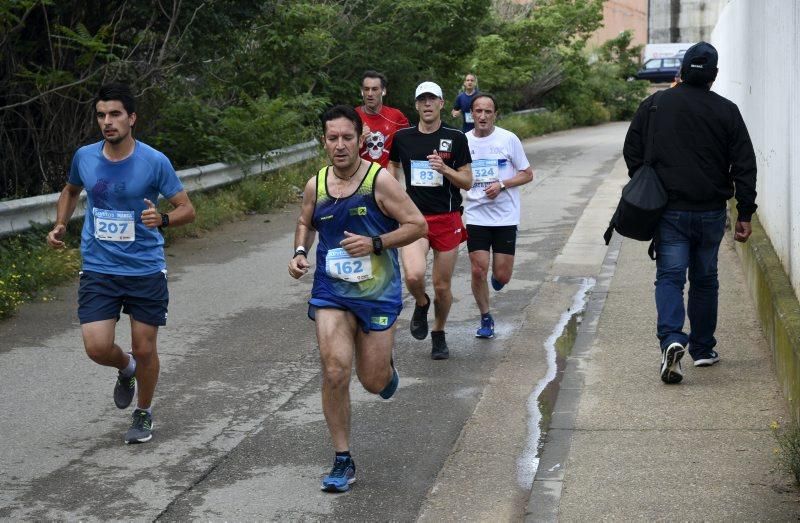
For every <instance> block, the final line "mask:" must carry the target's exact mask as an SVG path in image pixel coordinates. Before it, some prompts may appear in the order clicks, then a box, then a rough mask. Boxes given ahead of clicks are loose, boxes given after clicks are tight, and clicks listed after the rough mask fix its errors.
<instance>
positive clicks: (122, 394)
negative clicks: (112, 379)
mask: <svg viewBox="0 0 800 523" xmlns="http://www.w3.org/2000/svg"><path fill="white" fill-rule="evenodd" d="M135 392H136V377H135V376H131V377H130V378H126V377H125V376H123V375H122V372H121V371H120V372H119V373H118V374H117V383H115V384H114V405H116V406H117V408H118V409H127V408H128V407H129V406H130V404H131V402H132V401H133V395H134V393H135Z"/></svg>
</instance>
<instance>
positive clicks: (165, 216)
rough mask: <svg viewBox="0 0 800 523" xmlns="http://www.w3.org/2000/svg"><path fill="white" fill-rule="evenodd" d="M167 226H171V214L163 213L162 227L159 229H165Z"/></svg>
mask: <svg viewBox="0 0 800 523" xmlns="http://www.w3.org/2000/svg"><path fill="white" fill-rule="evenodd" d="M167 226H169V214H167V213H165V212H163V213H161V225H160V226H159V227H160V228H161V229H163V228H164V227H167Z"/></svg>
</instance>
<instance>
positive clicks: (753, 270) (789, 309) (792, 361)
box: [728, 200, 800, 422]
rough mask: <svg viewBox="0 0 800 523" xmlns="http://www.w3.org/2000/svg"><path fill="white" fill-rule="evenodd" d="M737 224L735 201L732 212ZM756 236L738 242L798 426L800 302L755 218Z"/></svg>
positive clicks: (757, 309) (764, 328) (799, 399)
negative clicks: (744, 241)
mask: <svg viewBox="0 0 800 523" xmlns="http://www.w3.org/2000/svg"><path fill="white" fill-rule="evenodd" d="M728 209H729V210H728V215H729V216H730V224H731V225H730V227H731V229H733V224H734V223H735V220H736V217H735V212H736V211H735V209H736V205H735V201H734V200H732V204H731V205H730V206H729V208H728ZM751 225H752V228H753V234H752V235H751V236H750V238H749V239H748V240H747V242H746V243H740V242H734V243H735V248H736V253H737V254H738V255H739V259H740V260H741V262H742V268H743V270H744V274H745V278H746V279H747V286H748V287H749V288H750V294H751V295H752V296H753V302H754V303H755V306H756V311H757V312H758V316H759V320H760V322H761V328H762V330H763V331H764V336H765V337H766V338H767V343H768V344H769V347H770V349H771V352H772V361H773V363H774V365H775V374H776V376H777V378H778V383H779V384H780V386H781V389H782V391H783V397H784V398H785V399H786V402H787V403H788V406H789V412H790V414H791V415H792V417H793V419H794V421H795V422H800V302H798V299H797V295H796V294H795V292H794V288H793V287H792V284H791V282H790V281H789V277H788V276H787V275H786V271H785V270H784V268H783V265H782V264H781V260H780V258H778V254H777V253H776V252H775V249H774V248H773V246H772V242H771V241H770V239H769V237H768V236H767V233H766V231H765V230H764V228H763V227H762V226H761V222H760V221H759V220H758V214H754V215H753V221H752V224H751Z"/></svg>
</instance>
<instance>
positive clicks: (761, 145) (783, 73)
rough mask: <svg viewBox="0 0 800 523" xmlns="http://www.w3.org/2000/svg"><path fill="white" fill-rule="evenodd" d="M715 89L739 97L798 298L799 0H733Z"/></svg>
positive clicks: (762, 204)
mask: <svg viewBox="0 0 800 523" xmlns="http://www.w3.org/2000/svg"><path fill="white" fill-rule="evenodd" d="M711 41H712V43H713V44H714V46H715V47H717V49H718V50H719V53H720V61H719V69H720V71H719V76H718V77H717V81H716V82H715V84H714V91H716V92H718V93H719V94H721V95H722V96H725V97H726V98H729V99H731V100H733V101H734V102H736V104H737V105H738V106H739V109H740V110H741V111H742V115H743V116H744V120H745V122H746V123H747V127H748V130H749V131H750V137H751V139H752V141H753V147H754V148H755V151H756V156H757V157H758V186H757V189H758V199H757V200H756V203H758V205H759V209H758V215H759V219H760V221H761V224H762V226H763V227H764V230H765V231H766V233H767V235H768V236H769V238H770V240H771V242H772V245H773V247H774V248H775V252H776V253H777V255H778V258H779V259H780V261H781V264H782V265H783V268H784V270H785V271H786V274H787V275H788V276H789V280H790V281H791V284H792V287H793V288H794V291H795V295H797V296H800V178H798V177H800V169H798V165H800V101H798V95H797V89H798V87H800V2H795V1H794V0H759V1H754V0H750V1H748V0H734V1H732V2H730V3H729V4H728V5H727V6H725V9H724V10H723V12H722V13H721V17H720V20H719V23H718V24H717V27H716V29H715V30H714V33H713V35H712V38H711Z"/></svg>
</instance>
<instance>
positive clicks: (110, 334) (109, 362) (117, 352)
mask: <svg viewBox="0 0 800 523" xmlns="http://www.w3.org/2000/svg"><path fill="white" fill-rule="evenodd" d="M116 326H117V320H116V319H110V320H100V321H93V322H90V323H84V324H83V325H81V334H82V335H83V347H84V349H85V350H86V355H87V356H89V358H91V359H92V361H94V362H95V363H98V364H100V365H104V366H106V367H114V368H116V369H119V370H122V369H124V368H125V367H127V365H128V360H129V357H128V355H127V354H125V352H124V351H123V350H122V349H121V348H120V347H119V345H117V344H116V343H114V335H115V332H114V331H115V329H116Z"/></svg>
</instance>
